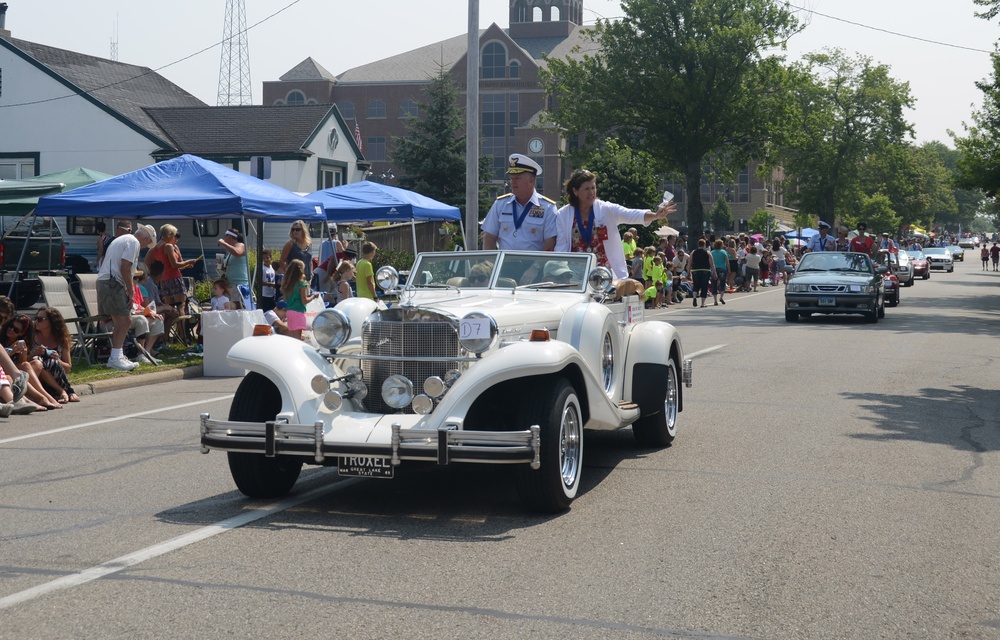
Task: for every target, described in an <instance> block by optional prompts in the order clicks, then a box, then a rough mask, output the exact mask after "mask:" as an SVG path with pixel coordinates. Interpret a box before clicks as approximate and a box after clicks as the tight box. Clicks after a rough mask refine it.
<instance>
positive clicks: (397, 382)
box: [382, 375, 413, 409]
mask: <svg viewBox="0 0 1000 640" xmlns="http://www.w3.org/2000/svg"><path fill="white" fill-rule="evenodd" d="M382 400H383V401H384V402H385V403H386V404H387V405H389V406H390V407H392V408H393V409H402V408H403V407H405V406H406V405H408V404H410V403H411V402H413V383H412V382H410V381H409V379H408V378H405V377H403V376H400V375H394V376H389V377H388V378H386V379H385V382H383V383H382Z"/></svg>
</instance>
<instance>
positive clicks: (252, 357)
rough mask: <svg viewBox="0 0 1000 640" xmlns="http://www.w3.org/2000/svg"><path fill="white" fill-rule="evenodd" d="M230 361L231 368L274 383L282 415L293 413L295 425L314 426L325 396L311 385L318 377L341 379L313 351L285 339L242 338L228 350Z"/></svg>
mask: <svg viewBox="0 0 1000 640" xmlns="http://www.w3.org/2000/svg"><path fill="white" fill-rule="evenodd" d="M227 360H228V362H229V365H230V366H232V367H235V368H237V369H248V370H250V371H254V372H256V373H259V374H261V375H262V376H264V377H266V378H267V379H268V380H270V381H271V382H272V383H274V386H275V387H277V388H278V391H279V392H280V393H281V411H282V413H288V412H292V413H293V414H294V417H293V418H292V421H293V422H294V421H296V420H297V421H300V422H306V423H309V422H312V421H313V420H314V417H315V416H316V415H317V412H318V411H319V409H320V406H321V405H322V402H323V398H322V396H321V395H319V394H317V393H315V392H314V391H313V390H312V388H311V387H310V385H309V381H310V380H312V379H313V377H315V376H316V375H323V376H327V377H334V376H335V375H340V374H339V373H337V372H336V370H335V368H334V366H333V365H332V364H330V363H329V362H327V360H326V359H325V358H323V356H322V355H320V353H319V351H317V350H316V349H315V348H314V347H312V346H310V345H309V344H307V343H305V342H303V341H302V340H296V339H295V338H290V337H288V336H282V335H274V334H272V335H267V336H253V337H249V338H243V339H242V340H240V341H239V342H237V343H236V344H234V345H233V346H232V348H231V349H230V350H229V356H228V358H227ZM289 382H291V383H292V384H289Z"/></svg>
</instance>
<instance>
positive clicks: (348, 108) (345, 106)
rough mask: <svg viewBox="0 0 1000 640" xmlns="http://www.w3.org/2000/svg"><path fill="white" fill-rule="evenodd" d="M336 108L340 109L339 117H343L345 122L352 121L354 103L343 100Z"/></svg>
mask: <svg viewBox="0 0 1000 640" xmlns="http://www.w3.org/2000/svg"><path fill="white" fill-rule="evenodd" d="M337 108H338V109H340V115H342V116H344V119H345V120H353V119H354V103H353V102H351V101H350V100H344V101H343V102H338V103H337Z"/></svg>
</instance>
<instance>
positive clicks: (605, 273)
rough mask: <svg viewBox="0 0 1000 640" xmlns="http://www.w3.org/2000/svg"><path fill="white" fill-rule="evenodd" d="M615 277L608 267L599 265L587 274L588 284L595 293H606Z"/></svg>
mask: <svg viewBox="0 0 1000 640" xmlns="http://www.w3.org/2000/svg"><path fill="white" fill-rule="evenodd" d="M613 279H614V278H613V277H612V275H611V270H610V269H608V268H607V267H597V268H596V269H591V271H590V273H589V274H588V275H587V284H588V285H590V290H591V291H593V292H594V293H604V292H605V291H606V290H607V288H608V287H609V286H611V282H612V280H613Z"/></svg>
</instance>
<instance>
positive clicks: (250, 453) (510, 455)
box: [201, 251, 691, 512]
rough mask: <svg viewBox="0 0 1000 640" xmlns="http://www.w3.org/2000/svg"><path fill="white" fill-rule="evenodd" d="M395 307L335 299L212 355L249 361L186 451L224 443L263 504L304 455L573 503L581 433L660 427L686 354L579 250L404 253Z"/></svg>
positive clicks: (362, 469) (394, 282) (389, 279)
mask: <svg viewBox="0 0 1000 640" xmlns="http://www.w3.org/2000/svg"><path fill="white" fill-rule="evenodd" d="M376 280H377V281H378V283H379V286H380V287H381V288H382V289H383V290H384V291H386V292H387V294H389V295H391V296H398V298H399V302H397V303H394V304H392V306H391V307H390V308H384V306H379V305H378V304H377V303H375V302H373V301H371V300H367V299H365V298H351V299H349V300H346V301H343V302H341V303H340V304H338V305H337V306H336V307H335V308H333V309H326V310H324V311H321V312H320V313H319V314H318V315H317V316H316V319H315V321H314V322H313V325H312V333H313V336H314V338H315V340H316V342H317V343H318V344H319V345H320V348H318V349H317V348H315V347H313V346H310V345H309V344H307V343H304V342H301V341H298V340H293V339H292V338H288V337H285V336H279V335H264V336H256V337H250V338H245V339H243V340H241V341H240V342H237V343H236V344H235V345H234V346H233V348H232V349H231V350H230V351H229V356H228V361H229V363H230V364H231V365H232V366H236V367H238V368H241V369H248V370H249V373H248V374H247V375H246V377H245V378H244V379H243V382H242V383H241V384H240V386H239V388H238V389H237V391H236V396H235V398H234V399H233V402H232V406H231V408H230V411H229V416H228V419H216V418H212V417H211V416H209V415H208V414H202V416H201V445H202V451H203V452H205V453H207V452H208V451H209V450H211V449H218V450H222V451H227V452H228V456H229V467H230V471H231V473H232V476H233V480H234V481H235V483H236V486H237V487H238V488H239V490H240V491H242V492H243V493H244V494H246V495H248V496H251V497H255V498H265V497H268V498H270V497H276V496H280V495H283V494H285V493H287V492H288V491H289V490H291V488H292V486H293V485H294V484H295V482H296V480H297V478H298V476H299V472H300V469H301V467H302V465H303V463H309V464H317V465H325V466H336V467H338V469H339V472H340V474H341V475H350V476H363V477H379V478H391V477H393V476H394V475H395V473H394V472H395V469H396V467H397V466H399V465H401V464H407V465H411V464H418V463H430V464H450V463H457V462H465V463H498V464H509V465H513V467H514V471H515V473H514V479H515V485H516V487H517V490H518V493H519V494H520V496H521V498H522V500H523V501H524V502H525V504H526V505H527V506H528V507H529V508H531V509H533V510H537V511H542V512H557V511H561V510H564V509H566V508H568V507H569V505H570V503H571V502H572V501H573V499H574V498H575V497H576V494H577V490H578V488H579V486H580V479H581V476H582V473H583V469H584V467H583V445H584V438H583V430H584V428H585V427H586V428H591V429H605V430H617V429H621V428H624V427H628V426H631V428H632V432H633V434H634V436H635V439H636V441H637V443H638V444H639V445H640V446H644V447H665V446H668V445H670V444H671V442H673V440H674V438H675V436H676V433H677V416H678V413H679V412H680V411H682V410H683V393H682V386H690V384H691V363H690V360H685V359H684V350H683V348H682V346H681V339H680V336H679V334H678V333H677V330H676V329H675V328H674V327H673V326H672V325H670V324H667V323H666V322H660V321H652V320H646V321H643V305H642V301H641V300H640V298H639V297H638V296H635V295H631V296H625V297H623V298H622V299H618V296H617V294H616V293H615V291H614V289H613V287H611V282H612V278H611V272H610V271H609V270H607V269H606V268H603V267H597V265H596V260H595V257H594V256H593V255H591V254H587V253H566V254H560V253H550V252H512V251H508V252H502V251H472V252H462V253H454V252H449V253H424V254H420V255H419V256H418V257H417V259H416V262H415V263H414V265H413V268H412V269H411V271H410V276H409V278H408V283H407V284H406V286H405V287H404V288H399V287H398V275H397V273H396V271H395V270H394V269H393V268H392V267H383V268H381V269H379V271H378V272H377V273H376Z"/></svg>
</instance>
